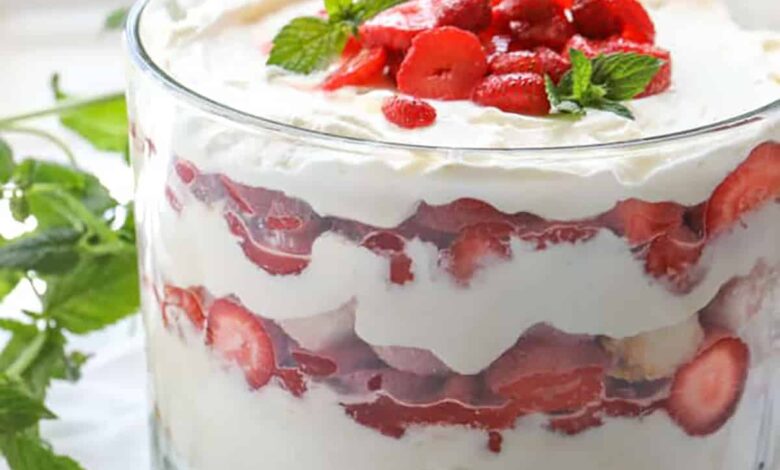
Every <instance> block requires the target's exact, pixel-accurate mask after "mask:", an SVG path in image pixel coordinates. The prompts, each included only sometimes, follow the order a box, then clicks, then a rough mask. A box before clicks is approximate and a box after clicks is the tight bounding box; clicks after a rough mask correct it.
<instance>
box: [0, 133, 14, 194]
mask: <svg viewBox="0 0 780 470" xmlns="http://www.w3.org/2000/svg"><path fill="white" fill-rule="evenodd" d="M15 166H16V165H15V164H14V152H13V151H12V150H11V146H10V145H8V142H6V141H5V140H3V139H0V184H3V183H7V182H9V181H10V180H11V176H12V175H13V174H14V167H15ZM0 199H2V195H0Z"/></svg>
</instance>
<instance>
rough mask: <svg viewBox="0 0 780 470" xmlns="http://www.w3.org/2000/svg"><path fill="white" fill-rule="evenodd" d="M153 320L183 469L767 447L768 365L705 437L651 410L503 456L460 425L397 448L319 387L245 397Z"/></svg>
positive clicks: (528, 441)
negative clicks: (296, 392)
mask: <svg viewBox="0 0 780 470" xmlns="http://www.w3.org/2000/svg"><path fill="white" fill-rule="evenodd" d="M147 313H148V315H151V316H152V318H147V319H146V320H147V327H148V329H149V346H150V358H151V362H150V364H151V368H152V378H153V383H154V388H155V393H154V404H155V415H156V425H157V431H158V432H159V433H160V436H158V438H159V439H160V440H161V441H163V443H164V445H163V446H162V447H163V452H164V454H165V455H166V457H167V458H169V459H171V458H173V459H174V462H175V463H176V464H177V466H178V467H177V468H180V469H181V470H218V469H230V470H254V469H256V468H258V466H260V467H263V468H273V469H274V470H299V469H303V468H306V469H313V468H317V469H321V470H344V469H352V468H361V469H366V468H370V469H375V470H397V469H401V468H403V469H419V470H509V469H518V468H522V469H526V468H529V469H532V468H544V469H548V470H569V469H572V468H577V469H581V470H625V469H628V468H630V469H636V470H657V469H659V468H670V469H671V468H685V469H690V470H733V469H742V468H752V465H753V464H754V463H755V459H756V458H757V456H759V455H760V453H761V449H762V445H763V439H765V438H766V436H761V435H760V432H761V430H762V426H761V423H762V416H763V414H764V412H765V411H766V407H765V403H766V395H765V393H766V387H767V384H768V380H769V377H770V376H769V374H768V372H769V369H768V367H767V366H766V365H763V366H759V367H754V368H752V369H751V371H750V373H749V376H748V383H747V387H746V390H745V394H744V396H743V398H742V400H741V403H740V405H739V407H738V408H737V411H736V414H735V415H734V416H732V418H731V419H730V420H729V421H728V422H727V423H726V424H725V425H724V427H723V428H722V429H720V430H719V431H718V432H716V433H715V434H713V435H710V436H707V437H690V436H687V435H686V434H685V433H684V432H683V431H682V430H681V429H680V428H679V427H678V426H677V425H676V424H674V423H673V422H672V421H671V420H670V419H669V418H668V416H667V415H666V414H665V413H664V412H663V411H656V412H655V413H653V414H652V415H650V416H646V417H644V418H642V419H636V418H633V419H608V420H607V421H606V422H605V423H604V425H603V426H601V427H599V428H593V429H590V430H587V431H586V432H583V433H582V434H579V435H576V436H564V435H562V434H556V433H553V432H550V431H549V430H547V429H545V428H543V427H542V426H543V423H544V421H543V419H542V418H540V417H538V416H529V417H522V418H520V419H519V421H518V422H517V426H516V427H515V428H514V429H511V430H506V431H503V432H502V435H503V444H502V451H501V453H499V454H494V453H491V452H490V451H488V449H487V434H486V433H485V432H484V431H479V430H475V429H469V428H465V427H460V426H429V427H412V428H410V429H409V430H408V432H407V433H406V435H405V436H404V437H402V438H401V439H395V438H392V437H388V436H384V435H382V434H380V433H379V432H377V431H375V430H373V429H370V428H367V427H364V426H362V425H360V424H358V423H356V422H354V421H353V420H352V419H351V418H349V417H348V416H347V415H346V413H345V412H344V409H343V408H342V407H341V406H340V405H339V401H340V397H339V396H338V395H336V394H335V393H333V392H331V391H330V390H329V389H327V388H324V387H320V386H313V387H311V388H310V390H309V391H308V392H307V393H306V395H304V397H303V398H295V397H293V396H292V395H290V394H289V393H288V392H286V391H284V390H282V389H280V388H279V387H278V386H276V385H269V386H266V387H264V388H262V389H260V390H257V391H254V392H250V391H249V390H248V388H247V386H246V382H245V379H244V377H243V376H242V374H241V373H240V372H239V371H238V370H236V369H235V368H230V369H225V367H224V366H223V365H222V364H221V363H220V362H219V361H218V360H216V358H215V356H214V355H213V354H210V353H209V352H208V351H207V350H206V348H204V347H203V346H202V345H201V344H199V343H198V342H196V341H188V343H190V344H185V343H184V342H183V341H182V338H180V337H179V336H178V335H176V334H171V333H169V332H167V331H165V329H164V328H163V327H162V325H161V323H160V320H159V315H158V312H156V311H154V310H150V311H147ZM759 458H760V457H759Z"/></svg>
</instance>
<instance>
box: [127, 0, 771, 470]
mask: <svg viewBox="0 0 780 470" xmlns="http://www.w3.org/2000/svg"><path fill="white" fill-rule="evenodd" d="M777 20H780V18H778V19H777ZM770 25H771V22H770ZM128 44H129V48H130V53H131V56H132V59H133V61H132V67H131V74H130V94H129V108H130V119H131V134H132V135H131V143H132V148H133V159H134V165H135V168H136V177H137V196H136V213H137V217H138V219H139V220H138V227H139V235H140V237H139V239H140V240H141V241H140V243H141V246H140V253H141V255H140V256H141V259H140V263H141V272H142V279H141V281H142V284H143V292H144V295H143V303H144V316H145V324H146V329H147V333H148V354H149V367H150V377H151V384H152V388H153V391H152V393H151V410H152V411H151V419H152V424H153V430H154V454H155V465H156V467H155V468H160V469H176V470H224V469H230V470H249V469H259V468H268V469H274V470H286V469H321V470H330V469H339V470H344V469H364V468H374V469H383V470H384V469H386V470H400V469H420V470H476V469H479V470H504V469H526V468H529V469H530V468H545V469H551V470H558V469H569V468H579V469H587V470H590V469H593V470H595V469H599V470H625V469H660V468H663V469H701V470H704V469H706V470H715V469H723V470H737V469H759V468H766V469H768V468H770V467H769V466H770V465H771V462H770V460H769V455H770V451H771V447H772V446H771V444H772V442H773V438H772V425H773V423H772V420H771V403H772V387H771V383H772V375H773V367H772V361H773V358H772V341H773V336H774V335H775V333H776V331H775V323H774V320H773V319H774V318H775V317H776V316H777V314H778V313H779V310H780V300H778V296H777V294H778V291H780V289H779V287H780V281H779V279H780V104H778V102H777V100H778V98H780V33H772V32H771V31H764V30H747V29H743V28H742V27H741V26H739V25H738V24H737V22H735V21H734V20H733V19H732V18H731V16H730V14H729V10H728V8H727V7H726V5H725V4H723V3H721V2H719V1H716V0H676V1H671V0H669V1H664V0H657V1H653V2H646V3H639V2H637V1H635V0H573V1H572V0H568V1H567V0H493V1H491V0H410V1H406V2H400V1H393V0H326V1H325V2H324V3H323V2H321V1H319V0H316V1H315V0H302V1H287V0H231V1H225V0H188V1H173V0H168V1H155V0H152V1H149V2H146V3H142V4H140V5H138V6H136V8H135V10H134V13H133V15H131V20H130V22H129V26H128Z"/></svg>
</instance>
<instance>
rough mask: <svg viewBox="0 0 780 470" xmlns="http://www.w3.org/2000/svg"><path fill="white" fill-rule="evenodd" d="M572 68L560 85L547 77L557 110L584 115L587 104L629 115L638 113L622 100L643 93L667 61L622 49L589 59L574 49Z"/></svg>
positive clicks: (553, 106) (623, 115)
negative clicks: (634, 112)
mask: <svg viewBox="0 0 780 470" xmlns="http://www.w3.org/2000/svg"><path fill="white" fill-rule="evenodd" d="M570 55H571V65H572V66H571V70H569V71H568V72H566V74H565V75H564V76H563V77H562V78H561V80H560V82H559V83H558V84H557V85H556V84H555V83H554V82H553V81H552V79H551V78H550V77H549V76H547V77H545V85H546V88H547V96H548V98H549V99H550V104H551V105H552V108H553V111H556V112H558V113H560V114H568V115H574V116H584V115H585V113H586V109H587V108H591V109H599V110H602V111H608V112H611V113H615V114H617V115H619V116H622V117H624V118H626V119H634V115H633V114H632V113H631V110H629V109H628V108H627V107H626V106H624V105H623V104H621V101H628V100H630V99H633V98H634V97H635V96H636V95H638V94H640V93H642V91H644V90H645V88H647V85H648V84H649V83H650V81H651V80H652V79H653V77H654V76H655V74H656V73H658V70H660V68H661V66H662V65H663V61H662V60H661V59H658V58H656V57H653V56H649V55H644V54H637V53H633V52H619V53H615V54H607V55H600V56H598V57H596V58H595V59H588V58H587V57H586V56H585V54H583V53H582V52H581V51H578V50H576V49H572V50H571V51H570Z"/></svg>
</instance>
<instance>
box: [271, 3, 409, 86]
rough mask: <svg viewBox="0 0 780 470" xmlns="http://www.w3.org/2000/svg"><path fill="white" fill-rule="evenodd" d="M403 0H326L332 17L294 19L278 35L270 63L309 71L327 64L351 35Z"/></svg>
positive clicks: (327, 9) (294, 69) (284, 67)
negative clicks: (368, 21) (362, 25)
mask: <svg viewBox="0 0 780 470" xmlns="http://www.w3.org/2000/svg"><path fill="white" fill-rule="evenodd" d="M401 1H403V0H325V11H326V13H327V14H328V18H327V19H324V18H319V17H315V16H303V17H298V18H295V19H293V20H291V21H290V22H289V23H287V24H286V25H285V26H284V27H283V28H282V29H281V30H280V31H279V33H278V34H277V35H276V37H274V40H273V48H272V49H271V55H270V56H269V57H268V62H267V63H268V65H277V66H279V67H281V68H283V69H286V70H289V71H291V72H295V73H301V74H308V73H311V72H313V71H315V70H317V69H321V68H323V67H324V66H326V65H327V64H328V63H329V62H330V61H331V60H332V59H333V57H335V56H337V55H338V54H340V53H341V51H342V50H344V45H345V44H346V42H347V39H349V37H350V36H351V35H355V34H357V30H358V27H359V26H360V25H361V24H362V23H363V22H365V21H366V20H369V19H371V18H372V17H374V16H375V15H376V14H378V13H379V12H381V11H384V10H386V9H388V8H390V7H392V6H395V5H397V4H399V3H401Z"/></svg>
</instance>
